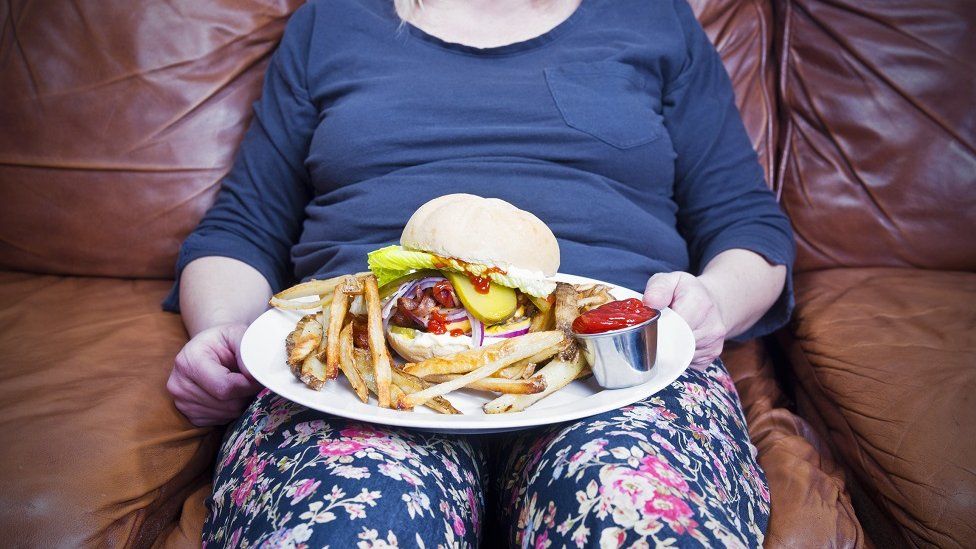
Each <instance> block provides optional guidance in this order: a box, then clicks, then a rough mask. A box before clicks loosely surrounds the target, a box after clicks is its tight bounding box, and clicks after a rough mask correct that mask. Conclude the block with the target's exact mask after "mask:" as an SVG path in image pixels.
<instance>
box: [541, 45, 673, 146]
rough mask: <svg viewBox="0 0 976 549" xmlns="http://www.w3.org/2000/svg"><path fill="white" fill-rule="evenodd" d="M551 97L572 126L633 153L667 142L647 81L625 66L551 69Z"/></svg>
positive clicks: (573, 65)
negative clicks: (633, 149) (661, 140)
mask: <svg viewBox="0 0 976 549" xmlns="http://www.w3.org/2000/svg"><path fill="white" fill-rule="evenodd" d="M545 75H546V83H547V84H548V86H549V92H550V93H551V94H552V98H553V100H554V101H555V102H556V108H558V109H559V113H560V114H561V115H562V117H563V120H564V121H565V122H566V125H568V126H570V127H571V128H575V129H577V130H579V131H581V132H584V133H587V134H589V135H592V136H593V137H595V138H597V139H599V140H601V141H603V142H604V143H607V144H609V145H612V146H614V147H617V148H618V149H629V148H631V147H636V146H638V145H644V144H646V143H650V142H651V141H654V140H655V139H657V138H659V137H661V135H662V133H663V132H664V127H663V125H662V123H661V115H659V114H658V113H657V112H655V110H654V105H653V101H652V98H651V97H650V95H649V94H648V93H646V91H645V90H644V79H643V77H642V76H641V75H640V73H639V72H637V70H636V69H634V68H633V67H631V66H630V65H626V64H624V63H618V62H614V61H602V62H598V63H568V64H565V65H558V66H555V67H549V68H546V69H545Z"/></svg>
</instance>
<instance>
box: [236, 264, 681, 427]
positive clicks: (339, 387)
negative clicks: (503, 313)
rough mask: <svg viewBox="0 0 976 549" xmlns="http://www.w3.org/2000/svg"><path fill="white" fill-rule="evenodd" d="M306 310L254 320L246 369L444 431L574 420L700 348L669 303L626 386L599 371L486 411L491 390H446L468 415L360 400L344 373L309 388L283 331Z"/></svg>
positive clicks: (629, 396)
mask: <svg viewBox="0 0 976 549" xmlns="http://www.w3.org/2000/svg"><path fill="white" fill-rule="evenodd" d="M553 279H554V280H557V281H560V282H570V283H577V284H579V283H587V282H598V281H596V280H592V279H589V278H583V277H579V276H572V275H564V274H558V275H556V276H555V277H553ZM604 284H605V283H604ZM608 285H609V286H613V285H611V284H608ZM612 293H613V295H614V297H616V298H618V299H626V298H630V297H636V298H640V297H641V296H640V294H638V293H636V292H634V291H631V290H628V289H626V288H620V287H613V290H612ZM301 316H302V313H300V312H295V311H282V310H278V309H272V310H269V311H266V312H265V313H264V314H262V315H261V316H260V317H259V318H258V319H257V320H255V321H254V323H253V324H251V326H250V327H249V328H248V329H247V332H246V333H245V334H244V340H243V341H242V343H241V357H242V359H243V361H244V364H245V365H246V366H247V369H248V370H249V371H250V372H251V374H252V375H253V376H254V378H255V379H257V380H258V381H259V382H261V384H263V385H264V386H265V387H267V388H268V389H271V390H272V391H274V392H275V393H278V394H279V395H281V396H283V397H285V398H287V399H289V400H292V401H294V402H297V403H299V404H303V405H305V406H307V407H309V408H312V409H315V410H319V411H322V412H325V413H328V414H333V415H337V416H341V417H346V418H350V419H355V420H360V421H368V422H371V423H382V424H385V425H397V426H402V427H413V428H417V429H424V430H429V431H436V432H442V433H491V432H499V431H514V430H518V429H526V428H529V427H535V426H538V425H548V424H551V423H560V422H564V421H570V420H574V419H579V418H583V417H587V416H592V415H595V414H599V413H602V412H606V411H608V410H614V409H616V408H620V407H621V406H627V405H628V404H633V403H634V402H637V401H639V400H643V399H645V398H647V397H649V396H650V395H653V394H654V393H656V392H658V391H660V390H661V389H663V388H665V387H667V386H668V385H669V384H671V382H673V381H674V380H676V379H678V376H680V375H681V373H682V372H684V371H685V369H686V368H687V367H688V364H690V363H691V358H692V355H693V354H694V352H695V338H694V336H693V335H692V333H691V329H690V328H689V327H688V324H686V323H685V321H684V320H683V319H682V318H681V317H680V316H678V314H677V313H675V312H674V311H672V310H670V309H665V310H664V311H662V312H661V319H660V320H659V321H658V322H659V326H658V348H657V363H656V364H655V366H654V371H655V374H654V377H653V378H651V379H650V380H649V381H648V382H646V383H643V384H641V385H638V386H636V387H628V388H626V389H614V390H609V389H603V388H601V387H600V386H599V385H597V383H596V381H595V380H594V379H593V378H590V379H587V380H583V381H574V382H573V383H571V384H569V385H568V386H566V387H564V388H563V389H561V390H559V391H557V392H555V393H553V394H552V395H549V396H548V397H546V398H545V399H543V400H540V401H539V402H537V403H536V404H534V405H533V406H532V407H531V408H529V409H528V410H526V411H524V412H516V413H509V414H485V413H484V412H483V411H482V409H481V406H482V405H483V404H484V403H486V402H488V401H489V400H491V398H490V396H489V395H486V394H485V393H479V392H476V391H471V390H462V391H457V392H454V393H451V394H449V395H447V398H448V399H449V400H450V401H451V403H452V404H453V405H454V406H455V407H456V408H457V409H458V410H460V411H461V412H462V415H443V414H438V413H436V412H434V411H432V410H430V409H428V408H425V407H418V408H417V409H416V410H414V411H412V412H409V411H402V410H390V409H387V408H380V407H379V406H377V405H376V400H375V399H373V398H371V399H370V402H369V403H368V404H364V403H362V402H360V401H359V399H358V398H356V395H355V393H354V392H353V390H352V388H351V387H350V386H349V383H348V382H346V380H345V378H344V377H343V376H339V380H337V381H336V382H330V383H328V384H326V386H325V389H323V390H321V391H315V390H312V389H309V388H308V387H306V386H305V384H303V383H302V382H301V381H299V380H298V379H296V378H295V376H293V375H292V373H291V370H289V368H288V365H287V364H286V363H285V337H286V336H287V335H288V333H289V332H291V331H292V330H293V329H294V328H295V323H296V322H297V321H298V319H299V318H301Z"/></svg>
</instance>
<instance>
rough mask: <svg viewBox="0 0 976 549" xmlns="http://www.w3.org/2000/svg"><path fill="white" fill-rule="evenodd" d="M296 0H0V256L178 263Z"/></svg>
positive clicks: (98, 268)
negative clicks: (178, 254) (182, 245)
mask: <svg viewBox="0 0 976 549" xmlns="http://www.w3.org/2000/svg"><path fill="white" fill-rule="evenodd" d="M298 4H300V2H299V1H298V0H218V1H216V2H199V1H196V0H173V1H171V2H158V1H156V0H78V1H75V2H29V1H28V0H11V1H9V2H0V21H3V27H4V28H3V32H0V90H2V98H3V99H2V101H0V128H2V131H0V268H8V269H19V270H27V271H35V272H47V273H63V274H79V275H98V276H126V277H166V278H169V277H172V276H173V264H174V261H175V257H176V251H177V249H178V246H179V244H180V242H181V241H182V239H183V238H184V237H185V236H186V234H187V233H188V232H189V231H190V230H191V229H192V228H193V227H194V226H195V225H196V223H197V222H198V220H199V219H200V217H201V216H202V215H203V213H204V212H205V211H206V209H207V207H208V206H209V205H210V204H211V202H212V200H213V195H214V193H215V191H216V186H215V185H216V183H217V182H218V181H219V179H220V178H221V177H222V176H223V175H224V173H225V172H226V171H227V170H228V169H229V167H230V163H231V161H232V159H233V154H234V151H235V149H236V148H237V145H238V144H239V142H240V139H241V137H242V135H243V131H244V129H245V127H246V124H247V122H248V120H249V119H250V111H251V109H250V105H251V103H252V102H253V101H254V100H255V99H256V98H257V94H258V93H259V90H260V82H261V79H262V76H263V74H264V68H265V64H266V61H267V59H268V58H269V54H270V52H271V51H272V50H273V48H274V46H275V45H276V43H277V40H278V38H279V37H280V35H281V32H282V31H283V29H284V23H285V20H286V18H287V16H288V14H289V13H290V12H291V11H292V10H294V9H295V8H296V7H297V6H298Z"/></svg>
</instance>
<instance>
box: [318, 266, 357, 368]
mask: <svg viewBox="0 0 976 549" xmlns="http://www.w3.org/2000/svg"><path fill="white" fill-rule="evenodd" d="M354 281H355V279H354V278H353V277H351V276H348V277H345V279H344V280H342V281H341V282H340V283H339V284H337V285H336V287H335V289H334V290H333V293H332V304H331V305H330V306H329V331H328V333H330V334H338V333H339V332H340V331H341V330H342V325H343V323H344V322H345V320H346V313H347V312H348V311H349V295H348V294H347V293H346V290H347V288H348V287H349V286H352V285H353V284H354ZM325 370H326V374H328V376H329V379H335V378H336V377H337V376H338V375H339V338H338V337H330V338H328V342H327V344H326V346H325Z"/></svg>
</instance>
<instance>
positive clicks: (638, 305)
mask: <svg viewBox="0 0 976 549" xmlns="http://www.w3.org/2000/svg"><path fill="white" fill-rule="evenodd" d="M657 314H658V311H656V310H654V309H652V308H650V307H648V306H647V305H644V304H643V303H642V302H641V300H639V299H633V298H632V299H624V300H621V301H611V302H610V303H607V304H605V305H600V306H599V307H597V308H596V309H593V310H591V311H587V312H585V313H583V314H581V315H580V316H578V317H576V320H574V321H573V331H574V332H576V333H578V334H599V333H602V332H609V331H612V330H619V329H621V328H627V327H628V326H636V325H637V324H640V323H641V322H645V321H647V320H650V319H651V318H654V316H655V315H657Z"/></svg>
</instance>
